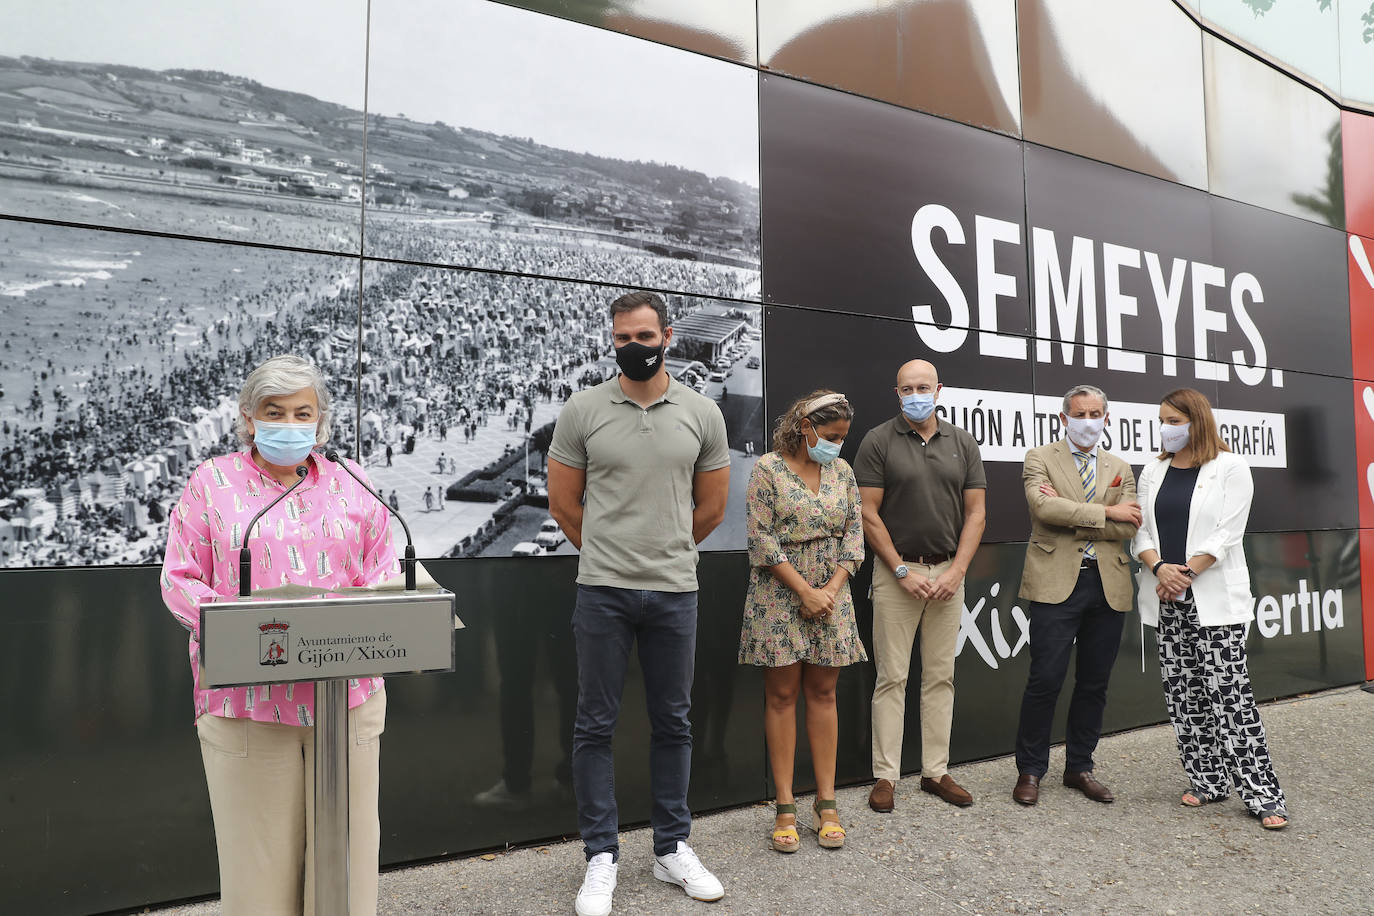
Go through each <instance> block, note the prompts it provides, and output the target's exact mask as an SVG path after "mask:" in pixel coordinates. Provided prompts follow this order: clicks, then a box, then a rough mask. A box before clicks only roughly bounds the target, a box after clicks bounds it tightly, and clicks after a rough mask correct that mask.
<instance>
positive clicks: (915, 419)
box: [902, 394, 935, 423]
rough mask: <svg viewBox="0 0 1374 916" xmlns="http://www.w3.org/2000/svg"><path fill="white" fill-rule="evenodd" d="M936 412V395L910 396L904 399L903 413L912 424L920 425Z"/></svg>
mask: <svg viewBox="0 0 1374 916" xmlns="http://www.w3.org/2000/svg"><path fill="white" fill-rule="evenodd" d="M934 412H935V395H934V394H908V395H906V396H905V397H903V398H902V413H903V414H905V415H906V418H907V419H908V420H910V421H911V422H912V423H920V422H922V421H923V420H925V419H926V418H928V417H929V416H930V415H931V414H933V413H934Z"/></svg>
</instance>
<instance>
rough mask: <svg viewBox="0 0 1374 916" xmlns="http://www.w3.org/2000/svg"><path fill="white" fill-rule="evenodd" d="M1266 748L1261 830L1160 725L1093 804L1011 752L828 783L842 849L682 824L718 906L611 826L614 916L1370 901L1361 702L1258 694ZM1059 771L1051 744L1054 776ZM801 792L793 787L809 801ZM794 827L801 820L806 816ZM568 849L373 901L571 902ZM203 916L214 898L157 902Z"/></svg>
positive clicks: (1367, 744) (533, 909)
mask: <svg viewBox="0 0 1374 916" xmlns="http://www.w3.org/2000/svg"><path fill="white" fill-rule="evenodd" d="M1264 720H1265V724H1266V726H1267V728H1268V730H1269V734H1270V744H1271V750H1272V753H1273V755H1274V759H1275V762H1276V765H1277V767H1278V771H1279V776H1280V779H1281V781H1282V783H1283V786H1284V790H1285V791H1286V792H1287V794H1288V801H1289V810H1290V813H1291V814H1292V817H1293V822H1292V825H1291V826H1290V827H1289V828H1288V829H1287V830H1285V831H1282V832H1277V833H1275V832H1266V831H1262V830H1260V828H1259V825H1258V822H1257V821H1255V820H1254V819H1253V818H1251V817H1249V816H1248V815H1247V814H1246V813H1245V810H1244V808H1243V807H1242V806H1241V805H1240V803H1239V802H1238V801H1236V800H1235V799H1230V800H1228V801H1226V802H1224V803H1222V804H1218V805H1212V806H1208V807H1206V808H1202V809H1189V808H1183V807H1181V806H1179V804H1178V796H1179V794H1180V793H1181V792H1182V791H1183V790H1184V789H1185V788H1186V785H1185V783H1184V781H1183V779H1182V775H1181V770H1180V769H1179V765H1178V759H1177V756H1176V752H1175V748H1174V738H1173V732H1172V730H1170V729H1169V728H1168V727H1167V726H1161V727H1154V728H1147V729H1141V730H1139V731H1135V732H1130V733H1128V734H1124V735H1117V736H1114V737H1111V738H1107V739H1105V740H1104V741H1103V742H1102V745H1101V747H1100V748H1099V752H1098V756H1097V772H1098V775H1099V776H1100V777H1101V779H1102V780H1103V781H1104V782H1106V783H1107V784H1108V785H1110V786H1111V787H1112V788H1113V789H1114V790H1115V791H1116V793H1117V798H1118V800H1117V802H1116V803H1115V804H1113V805H1100V804H1095V803H1093V802H1090V801H1088V800H1087V799H1085V798H1084V797H1083V796H1081V795H1078V794H1077V793H1073V792H1071V791H1070V790H1068V789H1064V788H1062V787H1061V786H1058V785H1056V784H1054V783H1053V782H1048V781H1047V786H1046V788H1045V789H1044V790H1043V792H1042V795H1041V801H1040V805H1039V806H1038V807H1036V808H1031V809H1025V808H1021V807H1019V806H1017V805H1016V804H1015V803H1014V802H1012V800H1011V798H1010V794H1009V793H1010V790H1011V785H1012V782H1013V781H1014V773H1013V768H1012V765H1011V763H1010V761H1009V760H1007V759H1006V758H1002V759H999V760H991V761H984V762H981V763H976V764H970V765H967V766H961V767H958V768H956V769H955V771H954V775H955V777H956V778H957V779H958V780H959V781H960V782H961V783H962V784H963V785H964V786H965V787H966V788H968V789H969V790H970V791H972V792H973V793H974V796H975V797H976V799H977V801H976V803H975V804H974V806H973V807H971V808H967V809H962V810H961V809H956V808H952V807H950V806H948V805H946V804H944V803H943V802H940V801H939V800H937V799H935V798H934V797H933V796H930V795H923V794H922V793H921V792H919V791H918V789H917V784H916V780H914V779H907V780H904V781H903V782H902V783H901V785H900V786H899V787H898V796H897V810H896V812H895V813H893V814H888V815H879V814H874V813H872V812H871V811H869V810H868V808H867V806H866V805H865V803H864V801H865V799H866V797H867V791H868V790H867V787H854V788H850V789H843V790H841V791H840V793H839V796H840V798H839V801H840V808H841V812H842V816H843V818H844V821H845V824H846V826H847V827H848V828H849V831H850V836H849V842H848V845H847V846H846V848H845V849H843V850H838V851H831V850H824V849H820V848H819V847H817V846H816V845H815V837H814V834H812V833H809V832H805V831H804V832H803V834H802V839H803V845H802V848H801V850H800V851H799V852H797V853H795V854H793V855H790V856H783V855H780V854H778V853H775V852H773V851H771V849H770V848H769V847H768V845H767V840H766V831H767V830H768V828H769V827H770V826H771V821H772V818H771V809H770V808H768V807H767V806H762V805H760V806H754V807H751V808H744V809H737V810H733V811H726V812H722V813H718V814H713V815H710V816H707V817H702V818H699V819H697V821H696V824H695V829H694V831H693V843H694V845H695V848H696V850H697V852H698V853H699V854H700V855H701V857H702V859H703V861H705V862H706V863H707V864H708V865H709V866H711V867H712V868H713V869H714V870H715V872H716V874H717V875H718V876H719V877H720V878H721V880H722V881H723V882H724V883H725V887H726V896H725V899H724V900H722V901H720V902H719V903H715V904H705V903H698V902H696V901H692V900H688V899H686V898H685V897H684V896H683V895H682V893H681V892H680V891H678V890H676V889H675V888H672V887H669V886H668V885H665V884H661V883H660V882H658V881H656V880H654V878H653V877H652V875H651V874H650V865H651V862H652V859H651V852H650V839H649V835H648V832H647V831H646V830H634V831H630V832H627V833H626V834H625V835H624V836H623V837H622V840H621V842H622V850H623V851H622V855H621V860H620V861H621V866H620V883H619V887H618V889H617V891H616V897H615V903H616V907H615V912H616V913H620V914H639V913H654V914H657V913H683V914H699V916H723V914H727V913H737V914H802V913H812V912H818V913H819V912H824V913H827V914H834V916H849V914H855V916H860V914H861V916H868V914H875V916H876V914H910V913H921V914H932V916H971V914H1003V913H1016V914H1059V913H1065V914H1080V913H1083V914H1111V916H1118V914H1149V916H1176V914H1177V916H1182V914H1187V916H1207V914H1217V916H1222V914H1225V916H1231V914H1275V913H1290V914H1333V916H1336V914H1339V916H1354V914H1367V913H1370V912H1374V843H1371V841H1370V835H1369V824H1368V820H1369V818H1370V817H1371V816H1374V805H1372V804H1371V801H1372V800H1374V788H1371V787H1372V786H1374V696H1371V695H1370V694H1367V693H1363V692H1360V691H1359V690H1356V689H1353V688H1352V689H1346V690H1339V691H1331V692H1327V693H1323V694H1319V695H1315V696H1312V697H1306V698H1299V699H1296V700H1289V701H1285V702H1282V703H1278V704H1274V705H1270V706H1266V707H1265V708H1264ZM1062 765H1063V750H1062V748H1060V749H1057V750H1056V753H1055V755H1054V757H1053V758H1052V760H1051V772H1054V771H1055V769H1054V768H1055V767H1056V766H1058V767H1062ZM805 800H806V799H804V801H805ZM802 820H803V821H804V822H806V823H810V816H809V814H808V815H803V816H802ZM582 863H583V859H582V852H581V847H580V844H578V843H562V844H558V845H553V846H542V847H538V848H534V849H520V850H514V851H511V852H507V853H504V854H500V855H496V856H494V857H492V858H490V859H483V858H470V859H459V860H454V861H450V862H443V863H439V864H435V865H429V866H424V867H420V868H410V869H404V870H399V871H393V872H389V873H387V874H384V875H383V876H382V880H381V900H380V910H379V912H380V913H381V914H383V916H400V914H459V913H480V914H545V913H571V912H572V901H573V898H574V896H575V895H576V893H577V888H578V886H579V884H580V883H581V876H582V867H583V864H582ZM157 912H159V913H162V914H165V916H172V914H178V916H215V914H218V913H219V905H218V903H217V902H210V903H203V904H197V905H194V906H185V907H180V908H172V909H164V910H159V911H157Z"/></svg>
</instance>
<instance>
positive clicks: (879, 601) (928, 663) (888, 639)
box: [854, 359, 987, 812]
mask: <svg viewBox="0 0 1374 916" xmlns="http://www.w3.org/2000/svg"><path fill="white" fill-rule="evenodd" d="M941 387H942V386H941V385H940V379H939V376H938V374H937V373H936V371H935V367H934V366H933V365H931V364H930V363H928V362H926V361H925V360H923V359H916V360H912V361H911V362H909V363H906V364H905V365H903V366H902V368H901V369H899V370H898V371H897V388H896V391H897V400H898V401H899V403H900V404H901V413H900V414H898V415H897V416H896V417H895V418H893V419H892V420H889V421H887V422H886V423H883V424H882V425H881V426H878V427H876V428H874V429H871V430H869V432H868V434H867V435H865V436H864V438H863V442H862V443H861V444H860V445H859V453H858V455H857V456H856V458H855V459H854V477H855V478H856V480H857V481H858V484H859V498H860V502H861V504H862V506H863V510H862V511H863V525H864V536H865V537H866V538H867V539H868V545H869V547H870V548H871V549H872V551H873V555H874V561H873V660H874V662H875V663H876V664H877V667H878V682H877V685H876V686H875V687H874V690H873V775H874V776H875V777H877V782H876V783H875V784H874V786H873V791H872V792H871V793H870V794H869V796H868V804H869V807H871V808H872V809H873V810H874V811H881V812H886V811H891V810H892V808H893V804H894V799H893V795H894V790H895V787H896V783H897V781H898V780H899V779H901V775H902V735H903V732H904V730H905V721H906V684H907V675H908V673H909V671H910V670H911V647H912V643H913V642H914V641H915V638H916V631H917V629H919V630H920V634H921V789H922V791H925V792H930V793H932V794H934V795H938V796H939V797H940V798H942V799H944V800H945V801H947V802H949V803H950V804H952V805H960V806H963V805H971V804H973V796H972V795H970V794H969V793H968V792H966V791H965V790H964V789H963V788H962V787H961V786H960V785H959V784H958V783H956V782H955V781H954V777H952V776H950V775H949V733H950V727H951V724H952V722H953V718H954V647H955V645H956V642H957V639H958V636H959V620H960V617H961V615H962V613H963V609H964V574H965V573H966V572H967V571H968V567H969V563H971V562H972V561H973V554H974V553H975V552H976V551H977V550H978V543H979V541H980V540H981V539H982V537H983V527H984V521H985V517H986V512H985V505H986V503H985V495H986V491H987V478H986V476H984V474H983V459H982V456H981V455H980V454H979V452H978V444H977V443H976V442H974V441H973V437H972V436H970V435H969V434H968V433H966V432H965V431H964V430H962V429H958V428H956V427H953V426H951V425H950V424H948V423H946V422H945V421H943V420H941V419H940V418H939V417H938V416H937V415H936V413H935V402H936V400H937V399H938V398H939V396H940V388H941Z"/></svg>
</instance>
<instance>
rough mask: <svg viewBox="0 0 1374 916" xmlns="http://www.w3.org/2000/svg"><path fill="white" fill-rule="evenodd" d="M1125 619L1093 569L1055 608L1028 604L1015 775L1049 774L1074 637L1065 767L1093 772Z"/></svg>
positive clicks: (1082, 573) (1086, 570) (1082, 572)
mask: <svg viewBox="0 0 1374 916" xmlns="http://www.w3.org/2000/svg"><path fill="white" fill-rule="evenodd" d="M1125 618H1126V615H1125V614H1123V613H1121V612H1120V611H1114V610H1112V608H1111V607H1110V606H1109V605H1108V604H1107V599H1106V597H1105V596H1104V595H1103V594H1102V578H1101V576H1100V575H1099V573H1098V571H1097V567H1096V566H1095V565H1093V566H1086V567H1084V568H1083V569H1081V570H1079V573H1078V582H1077V584H1075V585H1074V588H1073V592H1072V593H1070V595H1069V597H1068V598H1067V599H1066V600H1065V601H1064V602H1063V603H1062V604H1042V603H1040V602H1039V601H1032V602H1031V605H1030V651H1031V667H1030V677H1029V678H1028V679H1027V681H1026V692H1025V694H1024V695H1023V696H1022V697H1021V722H1020V724H1019V725H1018V727H1017V729H1016V771H1017V772H1018V773H1029V774H1030V775H1032V776H1042V777H1043V776H1044V775H1045V771H1046V770H1048V769H1049V766H1050V726H1051V724H1052V723H1053V721H1054V707H1055V705H1056V704H1057V703H1058V702H1059V690H1060V688H1061V687H1063V686H1064V676H1065V675H1066V674H1067V673H1068V670H1069V653H1070V651H1072V649H1073V644H1074V640H1075V639H1077V641H1078V660H1077V665H1076V667H1075V668H1074V685H1073V699H1072V700H1071V701H1070V702H1069V722H1068V729H1067V732H1066V734H1065V752H1066V753H1065V761H1064V769H1065V770H1066V771H1068V772H1072V773H1081V772H1086V771H1088V770H1091V769H1092V768H1093V751H1094V750H1096V749H1097V739H1098V738H1099V737H1100V736H1101V734H1102V711H1103V710H1104V709H1106V707H1107V684H1108V682H1109V681H1110V680H1111V676H1112V665H1113V664H1115V663H1116V654H1117V651H1118V650H1119V649H1120V647H1121V629H1122V627H1123V625H1124V623H1125Z"/></svg>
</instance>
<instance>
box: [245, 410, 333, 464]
mask: <svg viewBox="0 0 1374 916" xmlns="http://www.w3.org/2000/svg"><path fill="white" fill-rule="evenodd" d="M253 427H254V430H255V432H254V433H253V445H255V446H256V447H257V449H258V454H260V455H262V457H263V460H265V461H268V462H270V463H271V464H275V465H277V466H279V467H288V466H290V465H293V464H300V463H301V462H302V461H304V460H305V458H306V456H307V455H309V454H310V450H311V449H313V448H314V447H315V434H316V431H317V429H318V425H317V424H315V423H270V422H268V421H266V420H254V421H253Z"/></svg>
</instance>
